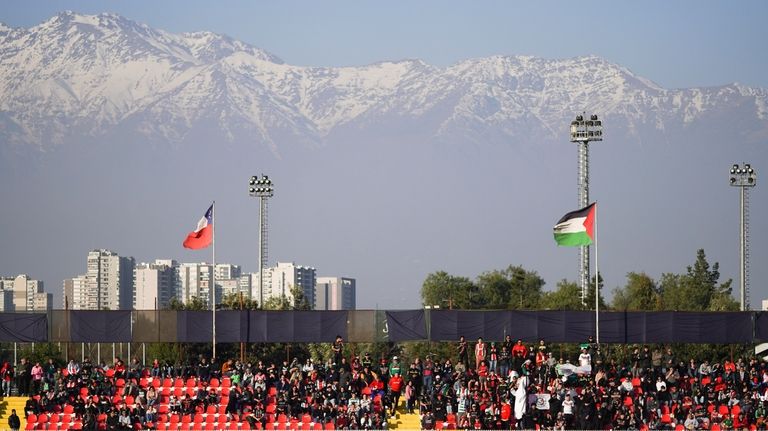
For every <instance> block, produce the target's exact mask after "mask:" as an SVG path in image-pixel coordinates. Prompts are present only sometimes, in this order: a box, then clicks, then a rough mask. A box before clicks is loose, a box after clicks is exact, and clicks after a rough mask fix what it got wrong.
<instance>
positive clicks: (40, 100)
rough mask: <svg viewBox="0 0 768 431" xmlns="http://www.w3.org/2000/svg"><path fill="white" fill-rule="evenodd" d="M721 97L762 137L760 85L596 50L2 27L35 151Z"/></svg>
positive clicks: (518, 120)
mask: <svg viewBox="0 0 768 431" xmlns="http://www.w3.org/2000/svg"><path fill="white" fill-rule="evenodd" d="M729 109H736V110H738V111H739V113H740V115H745V114H746V115H748V116H751V117H752V118H754V119H755V120H757V125H758V126H757V129H758V130H751V131H748V132H760V133H758V135H761V136H764V135H765V133H766V130H768V91H766V89H762V88H750V87H745V86H742V85H738V84H731V85H724V86H721V87H711V88H692V89H664V88H661V87H660V86H658V85H656V84H654V83H653V82H651V81H649V80H647V79H644V78H642V77H639V76H637V75H635V74H633V73H632V72H631V71H629V70H627V69H626V68H624V67H622V66H619V65H616V64H613V63H610V62H608V61H606V60H604V59H602V58H599V57H594V56H590V57H578V58H571V59H563V60H549V59H542V58H536V57H524V56H513V57H506V56H494V57H488V58H479V59H471V60H466V61H462V62H460V63H458V64H455V65H453V66H450V67H445V68H441V67H435V66H431V65H429V64H426V63H424V62H422V61H419V60H404V61H392V62H390V61H387V62H380V63H376V64H371V65H367V66H360V67H304V66H294V65H289V64H285V63H284V62H283V61H281V60H280V59H279V58H278V57H276V56H274V55H272V54H270V53H268V52H266V51H264V50H262V49H259V48H256V47H253V46H251V45H248V44H246V43H243V42H240V41H237V40H234V39H232V38H229V37H227V36H223V35H219V34H214V33H210V32H196V33H183V34H172V33H168V32H165V31H162V30H157V29H153V28H150V27H148V26H146V25H143V24H139V23H136V22H134V21H131V20H129V19H126V18H123V17H121V16H118V15H114V14H100V15H95V16H94V15H79V14H76V13H72V12H63V13H60V14H58V15H56V16H54V17H52V18H50V19H49V20H47V21H45V22H43V23H42V24H40V25H37V26H35V27H32V28H10V27H8V26H5V25H0V137H2V141H3V144H2V145H13V146H14V147H16V148H19V147H28V146H33V147H37V149H39V150H42V151H47V150H49V149H51V148H55V147H56V146H58V145H62V144H66V143H67V142H68V141H69V140H71V139H73V138H77V139H82V137H83V136H89V137H93V138H99V137H100V136H104V135H107V134H109V133H110V132H114V131H115V130H120V131H121V133H123V132H125V131H126V130H129V131H131V132H135V133H138V134H139V135H141V136H143V137H146V138H148V139H155V140H161V141H167V142H171V143H174V142H176V143H179V142H183V141H184V140H185V139H187V138H188V135H189V133H190V131H191V130H192V129H193V127H194V125H196V124H201V123H205V124H207V125H208V126H209V127H210V126H213V127H214V128H215V129H217V131H218V132H220V134H221V136H222V137H223V138H224V139H225V140H230V141H234V140H238V139H247V140H248V141H249V142H256V143H258V144H260V145H266V146H267V147H268V148H270V150H271V151H272V152H273V153H274V154H276V155H279V153H280V152H281V143H280V141H281V140H282V139H284V138H285V137H286V136H287V137H290V138H291V139H295V140H298V141H301V142H304V143H307V144H308V145H310V146H312V145H322V144H323V143H324V142H327V141H328V139H329V137H331V136H333V134H334V133H336V132H338V131H340V130H344V129H353V130H360V129H365V128H367V127H370V126H375V125H379V126H382V125H383V126H387V125H392V124H397V123H398V122H405V123H409V124H418V125H419V128H420V133H421V134H422V135H425V136H427V138H429V139H435V140H444V139H445V140H452V139H456V138H457V137H461V138H462V139H470V140H472V141H483V140H509V139H510V138H512V137H514V136H518V135H520V134H522V133H524V134H525V135H528V136H530V135H533V136H536V135H539V136H545V137H550V138H552V137H559V136H560V135H562V134H563V132H564V130H565V127H567V124H568V122H569V121H570V120H571V119H572V117H573V115H574V113H577V112H581V111H583V110H586V111H590V112H596V113H600V114H601V115H602V116H603V118H605V119H606V120H607V121H608V122H610V123H613V124H622V125H623V127H625V128H626V130H627V131H628V132H629V133H630V134H631V133H634V132H635V131H637V130H638V129H640V128H644V127H646V128H647V127H651V128H653V129H655V130H661V131H663V130H665V129H667V128H668V127H670V126H672V127H675V128H677V127H686V125H689V124H691V123H695V122H696V121H698V120H701V119H703V118H706V117H707V115H708V114H712V113H715V114H716V113H718V112H722V111H724V110H729Z"/></svg>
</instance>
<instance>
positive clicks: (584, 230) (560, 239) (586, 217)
mask: <svg viewBox="0 0 768 431" xmlns="http://www.w3.org/2000/svg"><path fill="white" fill-rule="evenodd" d="M594 224H595V203H592V204H590V205H589V206H587V207H585V208H582V209H580V210H576V211H571V212H569V213H568V214H566V215H564V216H563V218H561V219H560V220H559V221H558V222H557V224H556V225H555V242H557V245H564V246H580V245H590V244H592V241H594V239H595V231H594Z"/></svg>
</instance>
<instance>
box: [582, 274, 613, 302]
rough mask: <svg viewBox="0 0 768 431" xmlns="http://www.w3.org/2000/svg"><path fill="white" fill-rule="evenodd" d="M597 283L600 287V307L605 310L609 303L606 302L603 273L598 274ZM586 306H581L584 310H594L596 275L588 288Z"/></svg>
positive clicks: (585, 299)
mask: <svg viewBox="0 0 768 431" xmlns="http://www.w3.org/2000/svg"><path fill="white" fill-rule="evenodd" d="M597 283H598V285H599V288H600V309H601V310H603V311H605V310H607V309H608V304H606V302H605V297H603V292H604V291H605V289H604V286H603V275H602V274H598V275H597ZM584 304H585V305H584V307H583V308H581V309H582V310H594V309H595V277H592V281H590V283H589V288H588V289H587V297H586V298H584Z"/></svg>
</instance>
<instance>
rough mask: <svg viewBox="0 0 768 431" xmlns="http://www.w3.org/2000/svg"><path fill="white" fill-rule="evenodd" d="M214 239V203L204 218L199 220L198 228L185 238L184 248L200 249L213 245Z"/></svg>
mask: <svg viewBox="0 0 768 431" xmlns="http://www.w3.org/2000/svg"><path fill="white" fill-rule="evenodd" d="M212 240H213V205H211V207H210V208H208V211H206V212H205V215H204V216H203V218H201V219H200V221H199V222H197V229H195V230H194V232H190V233H189V235H187V239H185V240H184V248H191V249H192V250H199V249H201V248H206V247H208V246H209V245H211V241H212Z"/></svg>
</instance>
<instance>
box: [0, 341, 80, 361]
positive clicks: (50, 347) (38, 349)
mask: <svg viewBox="0 0 768 431" xmlns="http://www.w3.org/2000/svg"><path fill="white" fill-rule="evenodd" d="M18 357H19V358H27V359H28V360H29V361H30V362H32V363H33V364H34V363H36V362H39V363H40V365H43V364H45V363H46V362H48V359H53V361H54V363H56V365H58V366H63V365H65V364H66V362H65V361H64V356H63V355H62V353H61V350H60V349H59V346H58V345H57V344H56V343H35V344H34V345H31V344H28V345H27V346H25V347H24V348H23V349H21V350H20V351H19V354H18ZM9 362H10V361H9Z"/></svg>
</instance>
